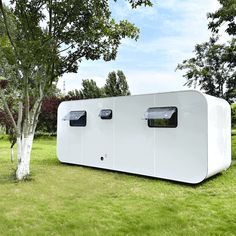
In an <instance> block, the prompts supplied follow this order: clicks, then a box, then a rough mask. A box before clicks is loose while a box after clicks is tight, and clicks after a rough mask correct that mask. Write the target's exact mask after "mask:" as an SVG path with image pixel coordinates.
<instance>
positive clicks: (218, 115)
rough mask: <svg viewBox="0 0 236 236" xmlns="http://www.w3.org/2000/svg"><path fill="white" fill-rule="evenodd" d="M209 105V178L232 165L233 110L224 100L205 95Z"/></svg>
mask: <svg viewBox="0 0 236 236" xmlns="http://www.w3.org/2000/svg"><path fill="white" fill-rule="evenodd" d="M205 96H206V98H207V103H208V134H209V136H208V177H210V176H212V175H214V174H216V173H219V172H220V171H222V170H225V169H227V168H228V167H229V166H230V163H231V109H230V105H229V104H228V103H227V102H226V101H225V100H223V99H218V98H215V97H212V96H209V95H205Z"/></svg>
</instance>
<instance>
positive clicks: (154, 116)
mask: <svg viewBox="0 0 236 236" xmlns="http://www.w3.org/2000/svg"><path fill="white" fill-rule="evenodd" d="M145 118H146V120H147V122H148V126H149V127H157V128H176V127H177V125H178V109H177V107H152V108H149V109H148V110H147V112H146V117H145Z"/></svg>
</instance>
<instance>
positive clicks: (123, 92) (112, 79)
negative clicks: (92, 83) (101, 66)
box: [104, 70, 130, 97]
mask: <svg viewBox="0 0 236 236" xmlns="http://www.w3.org/2000/svg"><path fill="white" fill-rule="evenodd" d="M104 93H105V95H106V96H107V97H115V96H127V95H130V91H129V86H128V83H127V81H126V77H125V75H124V73H123V71H121V70H118V71H117V73H116V72H115V71H113V72H111V73H109V74H108V78H107V80H106V84H105V86H104Z"/></svg>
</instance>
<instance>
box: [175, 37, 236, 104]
mask: <svg viewBox="0 0 236 236" xmlns="http://www.w3.org/2000/svg"><path fill="white" fill-rule="evenodd" d="M217 40H218V38H211V39H210V40H209V42H206V43H203V44H198V45H196V46H195V50H194V52H195V57H193V58H190V59H188V60H185V61H183V63H182V64H179V65H178V66H177V69H180V70H187V71H186V73H185V74H184V77H185V78H186V79H187V82H186V85H187V86H189V87H191V86H194V87H196V86H199V87H200V88H201V89H203V90H204V91H205V92H206V93H208V94H210V95H213V96H217V97H222V98H225V99H227V100H228V101H229V102H232V101H233V100H234V99H235V98H236V91H235V87H236V68H235V63H236V61H235V51H236V47H235V46H236V44H235V40H232V41H231V43H230V44H227V45H225V44H218V43H217Z"/></svg>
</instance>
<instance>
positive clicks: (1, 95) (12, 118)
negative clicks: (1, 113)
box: [0, 90, 18, 133]
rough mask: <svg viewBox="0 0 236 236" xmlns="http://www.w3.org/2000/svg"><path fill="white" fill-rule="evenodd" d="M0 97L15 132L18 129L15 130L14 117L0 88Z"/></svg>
mask: <svg viewBox="0 0 236 236" xmlns="http://www.w3.org/2000/svg"><path fill="white" fill-rule="evenodd" d="M0 97H1V99H2V101H3V104H4V107H5V110H6V112H7V114H8V115H9V117H10V119H11V122H12V125H13V127H14V129H15V132H16V133H17V132H18V131H17V125H16V122H15V120H14V117H13V115H12V113H11V111H10V108H9V106H8V104H7V101H6V98H5V95H4V93H3V92H2V91H1V90H0Z"/></svg>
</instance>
